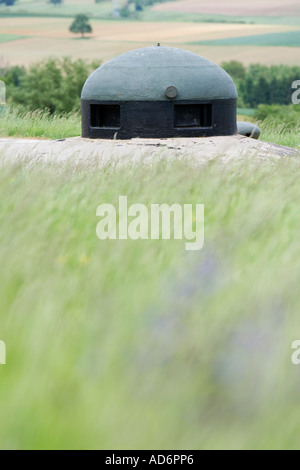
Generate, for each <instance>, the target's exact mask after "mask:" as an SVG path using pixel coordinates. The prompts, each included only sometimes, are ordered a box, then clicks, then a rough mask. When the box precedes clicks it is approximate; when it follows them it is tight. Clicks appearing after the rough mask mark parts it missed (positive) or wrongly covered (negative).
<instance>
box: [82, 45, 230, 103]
mask: <svg viewBox="0 0 300 470" xmlns="http://www.w3.org/2000/svg"><path fill="white" fill-rule="evenodd" d="M81 98H82V99H83V100H99V101H118V102H120V101H170V100H174V99H176V100H214V99H228V98H237V91H236V87H235V85H234V82H233V80H232V78H231V77H230V76H229V75H228V74H227V73H226V72H225V71H224V70H223V69H222V68H221V67H219V66H218V65H216V64H214V63H213V62H211V61H209V60H207V59H205V58H204V57H201V56H199V55H197V54H194V53H193V52H188V51H185V50H183V49H177V48H174V47H162V46H159V45H158V46H154V47H145V48H142V49H136V50H133V51H130V52H126V53H125V54H122V55H120V56H118V57H116V58H114V59H112V60H110V61H109V62H106V63H104V64H103V65H101V66H100V67H99V68H98V69H97V70H95V71H94V72H93V73H92V74H91V75H90V77H89V78H88V79H87V81H86V83H85V85H84V87H83V90H82V95H81Z"/></svg>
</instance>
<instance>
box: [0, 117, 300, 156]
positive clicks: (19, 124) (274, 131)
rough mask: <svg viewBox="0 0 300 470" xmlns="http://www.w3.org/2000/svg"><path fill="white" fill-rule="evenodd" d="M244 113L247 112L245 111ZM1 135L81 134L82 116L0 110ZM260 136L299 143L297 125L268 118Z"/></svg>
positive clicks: (54, 136) (52, 136)
mask: <svg viewBox="0 0 300 470" xmlns="http://www.w3.org/2000/svg"><path fill="white" fill-rule="evenodd" d="M239 113H240V114H239V115H238V119H237V120H238V121H245V120H246V121H249V120H251V121H253V122H255V119H254V117H253V112H250V111H249V110H243V109H240V110H239ZM245 113H246V114H245ZM0 117H1V119H0V137H29V138H30V137H32V138H36V137H37V138H42V139H66V138H68V137H76V136H79V135H81V116H80V114H79V113H70V114H66V115H65V116H57V115H55V114H54V115H49V113H48V112H46V111H33V112H27V111H24V110H22V109H17V108H16V109H14V110H9V109H7V110H6V111H4V110H3V111H2V113H0ZM258 124H259V126H260V127H261V130H262V134H261V140H264V141H267V142H272V143H274V144H278V145H286V146H287V147H295V148H299V147H300V125H299V123H298V124H292V123H287V124H284V125H282V124H278V123H274V122H272V120H271V119H268V120H266V121H265V123H264V122H260V123H258Z"/></svg>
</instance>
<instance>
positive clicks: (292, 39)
mask: <svg viewBox="0 0 300 470" xmlns="http://www.w3.org/2000/svg"><path fill="white" fill-rule="evenodd" d="M192 44H205V45H212V46H255V47H256V46H283V47H297V48H299V44H300V30H299V31H285V32H283V33H270V34H259V35H252V36H241V37H231V38H224V39H214V40H211V41H199V42H196V43H192Z"/></svg>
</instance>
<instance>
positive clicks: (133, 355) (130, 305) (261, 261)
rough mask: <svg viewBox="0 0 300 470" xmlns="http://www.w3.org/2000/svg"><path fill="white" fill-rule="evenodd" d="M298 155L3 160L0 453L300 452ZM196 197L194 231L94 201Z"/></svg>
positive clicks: (147, 201) (150, 201)
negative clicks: (138, 218) (121, 225)
mask: <svg viewBox="0 0 300 470" xmlns="http://www.w3.org/2000/svg"><path fill="white" fill-rule="evenodd" d="M299 175H300V162H299V161H298V160H297V159H294V160H292V159H287V160H286V161H278V160H277V161H275V160H274V161H270V160H269V161H264V162H260V163H258V162H257V161H248V162H247V161H244V162H239V163H234V162H231V163H228V164H227V165H224V164H221V163H220V162H219V161H214V162H212V163H210V164H208V165H207V166H206V167H203V168H201V169H197V170H196V169H194V168H193V169H192V168H191V167H190V166H189V165H188V164H187V163H179V162H169V163H168V162H165V163H159V164H157V165H154V166H153V167H152V168H150V167H142V166H136V167H134V168H132V167H131V168H129V167H128V168H127V167H122V169H116V168H111V167H109V166H108V167H106V168H105V169H101V170H99V169H96V167H95V168H94V167H93V166H90V167H89V168H83V167H82V168H80V167H76V168H74V167H72V166H71V167H69V166H65V167H62V166H58V165H52V166H51V165H48V166H47V167H45V166H44V167H39V166H35V167H30V166H25V165H23V166H11V167H6V168H2V169H1V172H0V226H1V231H0V258H1V265H0V299H1V303H0V339H1V340H3V341H5V343H6V347H7V365H5V366H0V421H1V427H0V447H1V448H2V449H10V448H13V449H46V448H51V449H61V448H64V449H65V448H68V449H73V448H75V449H88V448H92V449H94V448H100V449H166V448H169V449H204V448H219V449H220V448H225V449H231V448H234V449H249V448H251V449H252V448H253V449H262V448H275V449H276V448H284V449H288V448H299V441H300V431H299V419H300V412H299V406H298V404H299V396H300V368H297V367H295V366H293V365H292V363H291V355H292V350H291V345H292V342H293V341H294V340H296V339H299V338H300V321H299V311H300V296H299V279H300V243H299V235H300V215H299V199H300V185H299ZM120 195H127V196H128V204H129V205H130V204H133V203H143V204H146V205H147V206H148V207H149V206H150V204H153V203H163V202H166V203H169V204H173V203H175V202H176V203H181V204H186V203H193V204H197V203H198V204H202V203H203V204H205V245H204V248H203V250H201V251H198V252H187V251H185V249H184V241H177V240H176V241H174V240H170V241H166V240H153V241H151V240H143V241H140V240H138V241H131V240H121V241H118V240H115V241H99V240H98V239H97V237H96V224H97V222H98V219H97V217H96V208H97V206H98V205H99V204H102V203H111V204H114V205H115V207H116V208H117V207H118V198H119V196H120Z"/></svg>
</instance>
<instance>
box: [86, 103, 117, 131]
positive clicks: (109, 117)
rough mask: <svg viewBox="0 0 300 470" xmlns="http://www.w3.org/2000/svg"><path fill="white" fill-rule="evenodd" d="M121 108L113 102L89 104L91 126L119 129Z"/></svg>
mask: <svg viewBox="0 0 300 470" xmlns="http://www.w3.org/2000/svg"><path fill="white" fill-rule="evenodd" d="M120 125H121V108H120V106H119V105H115V104H112V105H111V104H91V127H95V128H111V129H119V128H120Z"/></svg>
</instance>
